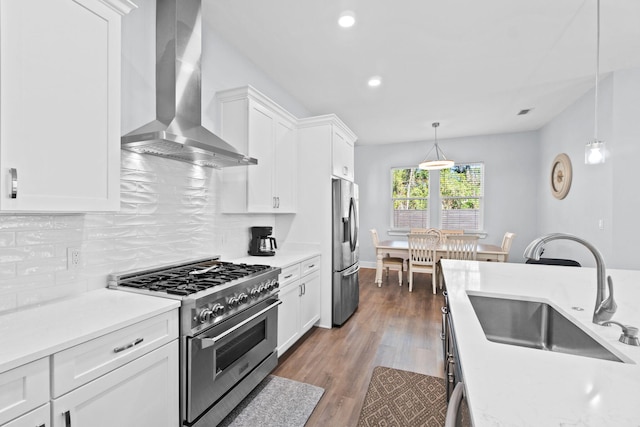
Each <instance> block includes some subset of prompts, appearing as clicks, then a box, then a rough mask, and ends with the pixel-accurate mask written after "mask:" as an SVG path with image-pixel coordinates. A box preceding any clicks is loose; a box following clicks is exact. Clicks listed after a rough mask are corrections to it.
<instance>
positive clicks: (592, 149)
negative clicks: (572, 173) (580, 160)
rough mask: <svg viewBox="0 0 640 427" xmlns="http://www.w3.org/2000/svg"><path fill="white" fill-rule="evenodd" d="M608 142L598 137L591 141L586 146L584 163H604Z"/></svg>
mask: <svg viewBox="0 0 640 427" xmlns="http://www.w3.org/2000/svg"><path fill="white" fill-rule="evenodd" d="M605 149H606V143H605V142H604V141H600V140H597V139H593V140H592V141H589V142H588V143H587V145H585V147H584V163H585V164H587V165H597V164H600V163H604V160H605Z"/></svg>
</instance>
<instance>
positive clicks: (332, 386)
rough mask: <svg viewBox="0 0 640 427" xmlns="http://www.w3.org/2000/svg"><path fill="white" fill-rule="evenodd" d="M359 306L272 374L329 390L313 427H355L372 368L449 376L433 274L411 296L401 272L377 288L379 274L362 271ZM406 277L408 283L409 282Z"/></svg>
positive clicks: (310, 336) (422, 277)
mask: <svg viewBox="0 0 640 427" xmlns="http://www.w3.org/2000/svg"><path fill="white" fill-rule="evenodd" d="M359 274H360V305H359V308H358V310H357V311H356V312H355V313H354V315H353V316H352V317H351V318H350V319H349V320H348V321H347V323H346V324H344V325H343V326H342V327H340V328H333V329H323V328H313V329H312V330H311V331H310V332H308V333H307V334H306V335H305V337H303V338H302V339H301V340H300V341H298V342H297V343H296V344H295V345H294V346H293V347H291V348H290V349H289V350H288V351H287V352H286V353H285V354H284V355H283V356H282V357H281V358H280V360H279V365H278V367H277V368H276V369H275V371H274V372H273V374H274V375H278V376H281V377H285V378H290V379H293V380H296V381H301V382H305V383H308V384H313V385H317V386H319V387H322V388H324V389H325V393H324V395H323V397H322V399H321V400H320V402H319V403H318V406H317V407H316V409H315V410H314V412H313V414H312V416H311V418H309V421H308V422H307V427H313V426H323V427H324V426H335V427H337V426H345V427H347V426H355V425H356V424H357V422H358V416H359V415H360V408H361V407H362V402H363V401H364V396H365V394H366V392H367V386H368V385H369V380H370V378H371V373H372V371H373V368H374V367H376V366H387V367H390V368H396V369H404V370H407V371H413V372H419V373H423V374H427V375H433V376H437V377H444V374H443V364H442V341H441V340H440V331H441V319H442V317H441V311H440V307H442V305H443V303H444V301H443V298H442V294H441V292H440V291H439V290H438V293H437V294H436V295H433V294H432V292H431V275H429V274H417V275H415V276H414V289H413V292H411V293H409V287H408V285H407V284H406V283H405V284H404V286H402V287H400V286H399V285H398V282H397V277H398V276H397V273H395V274H394V272H391V273H390V275H389V278H386V277H384V280H383V282H382V287H380V288H378V287H377V286H376V285H375V284H374V277H375V270H374V269H365V268H363V269H361V270H360V273H359ZM406 280H407V278H406V272H405V282H406Z"/></svg>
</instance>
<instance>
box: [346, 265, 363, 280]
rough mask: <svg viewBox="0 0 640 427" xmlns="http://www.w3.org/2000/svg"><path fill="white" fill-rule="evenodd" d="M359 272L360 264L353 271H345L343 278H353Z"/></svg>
mask: <svg viewBox="0 0 640 427" xmlns="http://www.w3.org/2000/svg"><path fill="white" fill-rule="evenodd" d="M358 271H360V264H358V265H356V268H355V269H353V271H345V272H344V273H342V277H349V276H353V275H354V274H356V273H357V272H358Z"/></svg>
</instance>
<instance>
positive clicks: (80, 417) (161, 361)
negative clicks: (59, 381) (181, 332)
mask: <svg viewBox="0 0 640 427" xmlns="http://www.w3.org/2000/svg"><path fill="white" fill-rule="evenodd" d="M178 389H179V385H178V340H173V341H172V342H171V343H169V344H165V345H164V346H162V347H160V348H159V349H157V350H154V351H152V352H150V353H147V354H145V355H144V356H141V357H139V358H137V359H135V360H133V361H132V362H129V363H127V364H125V365H124V366H122V367H120V368H118V369H116V370H114V371H112V372H110V373H108V374H106V375H104V376H101V377H99V378H98V379H96V380H93V381H91V382H89V383H87V384H86V385H83V386H82V387H79V388H77V389H75V390H73V391H71V392H69V393H67V394H65V395H63V396H61V397H59V398H57V399H54V400H53V401H52V411H51V413H52V425H53V427H68V426H74V427H76V426H77V427H113V426H119V427H140V426H154V427H156V426H165V427H175V426H177V425H179V414H178V402H179V396H178Z"/></svg>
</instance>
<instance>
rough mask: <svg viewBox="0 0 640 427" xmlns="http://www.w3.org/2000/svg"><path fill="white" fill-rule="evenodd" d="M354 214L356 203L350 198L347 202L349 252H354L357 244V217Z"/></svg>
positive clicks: (355, 213)
mask: <svg viewBox="0 0 640 427" xmlns="http://www.w3.org/2000/svg"><path fill="white" fill-rule="evenodd" d="M357 215H358V214H357V212H356V201H355V200H354V198H353V197H352V198H351V200H350V202H349V244H350V247H351V252H353V251H355V250H356V245H357V243H358V217H357Z"/></svg>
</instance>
